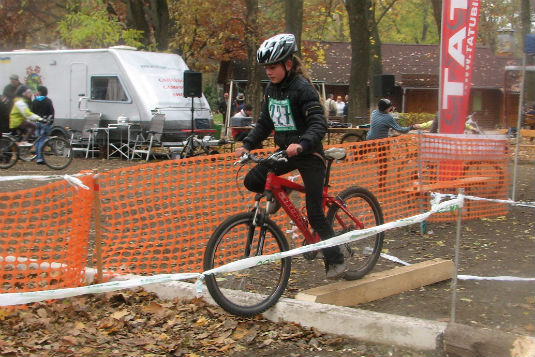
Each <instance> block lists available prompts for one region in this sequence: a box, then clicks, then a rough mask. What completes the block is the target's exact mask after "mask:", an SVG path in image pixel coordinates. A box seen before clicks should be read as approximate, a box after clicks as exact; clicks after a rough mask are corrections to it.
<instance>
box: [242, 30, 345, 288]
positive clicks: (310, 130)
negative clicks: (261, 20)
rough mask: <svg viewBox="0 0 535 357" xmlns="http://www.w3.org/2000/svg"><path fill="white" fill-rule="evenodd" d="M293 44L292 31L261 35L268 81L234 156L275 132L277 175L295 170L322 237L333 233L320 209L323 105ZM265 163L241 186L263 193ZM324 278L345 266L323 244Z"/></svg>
mask: <svg viewBox="0 0 535 357" xmlns="http://www.w3.org/2000/svg"><path fill="white" fill-rule="evenodd" d="M296 51H297V46H296V42H295V36H294V35H292V34H279V35H276V36H273V37H271V38H269V39H267V40H265V41H264V42H263V43H262V45H261V46H260V47H259V48H258V51H257V61H258V63H259V64H260V65H262V66H264V70H265V72H266V75H267V77H268V78H269V79H270V82H269V83H268V85H267V86H266V89H265V91H264V97H263V101H262V108H261V111H260V116H259V118H258V121H257V122H256V125H255V127H254V128H253V130H251V132H250V133H249V135H247V137H246V138H245V139H243V146H242V147H240V148H238V149H236V152H235V155H236V157H241V156H242V155H243V153H245V152H248V151H249V150H251V149H252V148H253V147H254V146H255V145H257V144H259V143H261V142H262V141H263V140H264V139H265V138H267V137H268V136H269V135H270V134H271V132H272V131H273V130H274V131H275V136H274V139H275V145H277V146H278V147H279V148H278V150H279V151H285V152H286V154H287V156H288V161H286V162H279V163H278V165H277V167H276V169H275V174H276V175H283V174H285V173H288V172H290V171H293V170H298V171H299V173H300V174H301V178H302V179H303V183H304V186H305V195H306V210H307V216H308V221H309V222H310V225H311V226H312V228H313V229H314V230H315V231H316V232H317V233H318V234H319V236H320V238H321V239H322V240H326V239H329V238H331V237H333V236H334V231H333V228H332V226H331V224H330V223H329V221H328V220H327V218H326V217H325V213H324V212H323V207H322V202H323V197H322V196H323V184H324V181H325V174H326V173H325V171H326V166H325V157H324V152H323V145H322V139H323V137H324V136H325V134H326V133H327V120H326V119H325V107H324V106H323V105H322V103H321V101H320V96H319V93H318V92H317V91H316V89H315V88H314V85H313V84H312V81H311V80H310V77H309V76H308V74H307V73H306V71H305V67H304V65H303V63H302V61H301V59H299V57H297V56H296V55H295V52H296ZM268 172H269V168H268V167H267V166H265V165H262V164H258V165H256V166H255V167H253V168H252V169H251V170H250V171H249V172H248V173H247V175H246V177H245V179H244V185H245V187H246V188H247V189H248V190H249V191H252V192H257V193H262V192H264V187H265V183H266V177H267V174H268ZM322 253H323V257H324V261H325V271H326V277H327V278H328V279H336V278H339V277H341V276H343V274H344V271H345V269H346V263H345V260H344V255H343V254H342V252H341V250H340V247H338V246H335V247H330V248H325V249H322Z"/></svg>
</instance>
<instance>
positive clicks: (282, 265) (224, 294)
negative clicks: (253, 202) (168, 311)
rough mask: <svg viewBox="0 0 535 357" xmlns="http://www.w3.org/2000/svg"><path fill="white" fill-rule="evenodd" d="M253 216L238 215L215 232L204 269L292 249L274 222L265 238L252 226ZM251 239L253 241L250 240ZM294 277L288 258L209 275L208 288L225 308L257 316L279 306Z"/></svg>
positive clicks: (205, 258) (270, 222)
mask: <svg viewBox="0 0 535 357" xmlns="http://www.w3.org/2000/svg"><path fill="white" fill-rule="evenodd" d="M252 217H253V213H250V212H248V213H244V214H238V215H236V216H233V217H231V218H230V219H227V220H226V221H225V222H223V223H222V224H221V225H220V226H219V227H218V229H216V231H215V232H214V234H213V235H212V237H211V238H210V241H209V243H208V246H207V248H206V252H205V257H204V270H209V269H212V268H217V267H220V266H223V265H225V264H228V263H231V262H235V261H237V260H239V259H243V258H244V255H245V256H246V257H249V256H254V255H255V254H260V253H262V254H266V255H267V254H272V253H275V252H280V251H284V250H287V249H288V246H287V242H286V239H285V238H284V235H283V234H282V232H281V231H280V229H279V228H278V227H276V226H275V224H274V223H273V222H272V221H267V222H266V227H265V228H264V230H265V236H264V237H263V239H262V238H260V236H259V235H260V229H259V227H256V229H254V228H255V227H254V226H252V225H251V223H252ZM248 236H249V238H250V239H249V240H248ZM289 274H290V259H289V258H285V259H282V260H277V261H275V262H271V263H265V264H261V265H257V266H254V267H251V268H247V269H243V270H239V271H234V272H229V273H219V274H215V275H209V276H207V277H206V285H207V287H208V289H209V291H210V294H211V295H212V297H213V298H214V300H216V301H217V302H218V303H219V304H220V306H221V307H223V308H224V309H225V310H227V311H228V312H230V313H232V314H236V315H254V314H258V313H260V312H262V311H265V310H266V309H268V308H269V307H270V306H272V305H273V304H275V303H276V302H277V300H278V299H279V297H280V295H281V294H282V292H283V291H284V289H285V287H286V284H287V281H288V278H289Z"/></svg>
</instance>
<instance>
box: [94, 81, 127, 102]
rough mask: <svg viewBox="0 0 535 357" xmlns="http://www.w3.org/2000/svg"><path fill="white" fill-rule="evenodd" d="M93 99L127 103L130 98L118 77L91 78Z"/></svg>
mask: <svg viewBox="0 0 535 357" xmlns="http://www.w3.org/2000/svg"><path fill="white" fill-rule="evenodd" d="M91 99H92V100H107V101H110V102H126V101H128V97H127V96H126V91H125V90H124V88H123V84H122V83H121V81H120V80H119V77H117V76H95V77H91Z"/></svg>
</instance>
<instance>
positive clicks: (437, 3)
mask: <svg viewBox="0 0 535 357" xmlns="http://www.w3.org/2000/svg"><path fill="white" fill-rule="evenodd" d="M431 5H433V16H434V17H435V23H436V24H437V33H438V36H439V37H440V34H441V33H442V0H431Z"/></svg>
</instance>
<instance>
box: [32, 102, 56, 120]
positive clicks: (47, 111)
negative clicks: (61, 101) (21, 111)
mask: <svg viewBox="0 0 535 357" xmlns="http://www.w3.org/2000/svg"><path fill="white" fill-rule="evenodd" d="M32 113H35V114H37V115H39V116H40V117H41V118H46V117H48V116H49V115H51V118H54V105H52V100H51V99H50V98H48V97H45V98H43V99H42V100H37V99H34V100H33V101H32Z"/></svg>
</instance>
